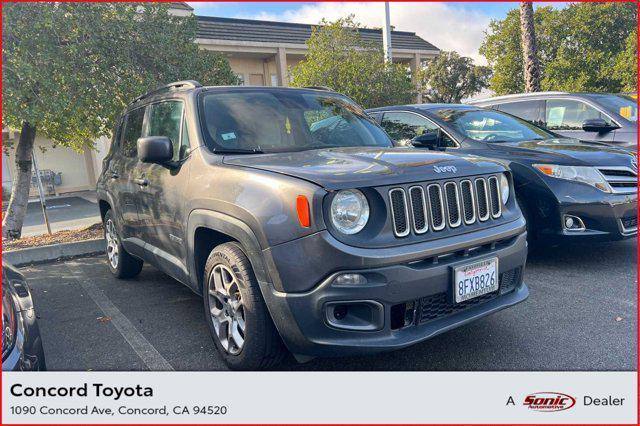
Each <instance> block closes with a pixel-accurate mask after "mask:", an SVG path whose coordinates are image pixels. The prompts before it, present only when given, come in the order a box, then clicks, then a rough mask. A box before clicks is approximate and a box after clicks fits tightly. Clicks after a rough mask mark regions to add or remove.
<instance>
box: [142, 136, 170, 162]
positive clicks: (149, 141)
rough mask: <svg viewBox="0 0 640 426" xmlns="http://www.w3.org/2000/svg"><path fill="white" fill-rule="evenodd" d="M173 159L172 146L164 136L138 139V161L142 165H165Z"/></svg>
mask: <svg viewBox="0 0 640 426" xmlns="http://www.w3.org/2000/svg"><path fill="white" fill-rule="evenodd" d="M172 158H173V145H172V144H171V139H169V138H168V137H166V136H147V137H146V138H139V139H138V159H139V160H140V161H142V162H143V163H155V164H165V163H167V162H169V161H171V159H172Z"/></svg>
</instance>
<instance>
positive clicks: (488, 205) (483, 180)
mask: <svg viewBox="0 0 640 426" xmlns="http://www.w3.org/2000/svg"><path fill="white" fill-rule="evenodd" d="M478 182H480V183H482V186H483V187H484V193H485V206H486V209H487V214H486V216H481V215H480V197H478ZM473 190H474V191H475V193H476V200H478V219H479V220H480V222H486V221H487V220H489V217H491V205H490V202H489V190H488V188H487V181H486V180H485V179H483V178H478V179H476V180H474V181H473Z"/></svg>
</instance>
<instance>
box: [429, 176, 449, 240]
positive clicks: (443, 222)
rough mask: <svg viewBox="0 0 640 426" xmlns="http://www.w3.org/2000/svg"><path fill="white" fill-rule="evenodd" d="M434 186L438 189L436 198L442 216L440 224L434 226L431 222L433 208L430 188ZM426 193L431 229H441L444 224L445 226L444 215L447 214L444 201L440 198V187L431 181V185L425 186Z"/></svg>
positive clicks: (445, 219)
mask: <svg viewBox="0 0 640 426" xmlns="http://www.w3.org/2000/svg"><path fill="white" fill-rule="evenodd" d="M432 187H435V188H436V189H437V190H438V199H439V201H440V210H441V212H442V214H441V216H442V225H440V226H435V225H434V223H433V208H432V207H431V188H432ZM427 195H428V198H429V218H430V219H431V229H433V230H434V231H442V230H443V229H444V228H445V227H446V226H447V218H446V217H445V215H446V214H447V211H446V210H445V208H444V202H443V200H442V188H441V187H440V185H438V184H436V183H433V184H431V185H428V186H427Z"/></svg>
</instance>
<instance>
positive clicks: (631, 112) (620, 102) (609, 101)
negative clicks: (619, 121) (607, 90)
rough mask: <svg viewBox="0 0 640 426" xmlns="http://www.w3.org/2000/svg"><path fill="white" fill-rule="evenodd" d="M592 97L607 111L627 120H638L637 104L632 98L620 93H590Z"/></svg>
mask: <svg viewBox="0 0 640 426" xmlns="http://www.w3.org/2000/svg"><path fill="white" fill-rule="evenodd" d="M592 98H593V99H594V100H595V101H597V102H598V103H600V105H602V106H604V107H605V108H606V109H607V110H608V111H611V112H613V113H614V114H618V115H620V116H621V117H623V118H626V119H627V120H629V121H638V104H637V103H636V101H635V100H634V99H632V98H630V97H628V96H620V95H592Z"/></svg>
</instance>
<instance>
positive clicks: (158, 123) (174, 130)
mask: <svg viewBox="0 0 640 426" xmlns="http://www.w3.org/2000/svg"><path fill="white" fill-rule="evenodd" d="M183 109H184V104H183V103H182V102H181V101H166V102H160V103H157V104H153V105H151V106H150V111H149V124H148V126H147V129H148V130H147V135H148V136H166V137H168V138H169V139H170V140H171V144H172V145H173V160H174V161H179V160H182V159H183V158H184V157H186V155H187V154H188V149H189V140H188V137H185V138H182V139H181V138H180V131H181V129H182V114H183ZM185 142H186V145H185Z"/></svg>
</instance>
